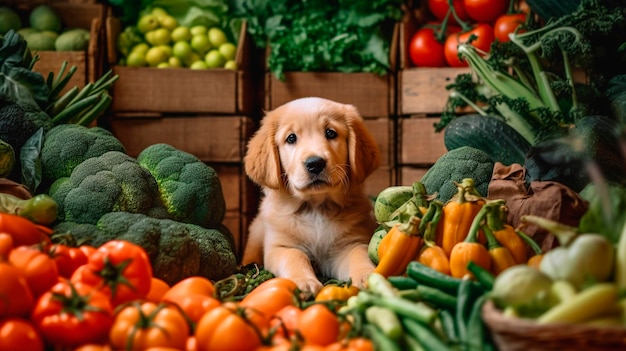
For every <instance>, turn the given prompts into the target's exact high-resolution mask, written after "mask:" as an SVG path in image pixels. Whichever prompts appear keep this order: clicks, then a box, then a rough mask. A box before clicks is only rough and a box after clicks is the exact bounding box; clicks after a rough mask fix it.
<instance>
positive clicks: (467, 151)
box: [420, 146, 494, 203]
mask: <svg viewBox="0 0 626 351" xmlns="http://www.w3.org/2000/svg"><path fill="white" fill-rule="evenodd" d="M493 166H494V162H493V161H492V160H491V158H490V157H489V156H488V155H487V154H486V153H485V152H484V151H482V150H479V149H476V148H473V147H469V146H462V147H460V148H457V149H452V150H450V151H448V152H447V153H445V154H444V155H443V156H441V157H439V159H437V161H436V162H435V163H434V164H433V165H432V166H431V167H430V168H429V169H428V171H427V172H426V173H425V174H424V176H423V177H422V179H421V180H420V181H421V182H422V184H424V187H425V188H426V192H427V193H428V194H435V193H436V194H437V199H439V200H441V201H442V202H444V203H445V202H447V201H448V200H450V199H451V198H452V197H453V196H454V194H456V192H457V187H456V185H455V184H454V182H457V183H460V182H461V181H462V180H463V179H464V178H472V179H473V180H474V186H475V188H476V190H477V191H478V192H479V193H480V195H482V196H484V197H486V196H487V190H488V188H489V182H490V181H491V176H492V173H493Z"/></svg>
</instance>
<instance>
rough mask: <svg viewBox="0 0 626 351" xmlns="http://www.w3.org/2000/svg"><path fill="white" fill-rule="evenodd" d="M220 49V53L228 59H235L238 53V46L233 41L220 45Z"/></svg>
mask: <svg viewBox="0 0 626 351" xmlns="http://www.w3.org/2000/svg"><path fill="white" fill-rule="evenodd" d="M218 50H219V51H220V54H222V56H224V58H225V59H226V61H228V60H233V59H235V54H237V47H236V46H235V44H233V43H231V42H226V43H224V44H222V45H220V46H219V48H218Z"/></svg>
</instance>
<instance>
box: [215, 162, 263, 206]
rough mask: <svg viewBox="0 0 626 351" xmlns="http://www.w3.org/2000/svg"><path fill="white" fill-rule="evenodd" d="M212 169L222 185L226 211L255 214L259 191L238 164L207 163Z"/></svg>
mask: <svg viewBox="0 0 626 351" xmlns="http://www.w3.org/2000/svg"><path fill="white" fill-rule="evenodd" d="M208 165H209V166H211V167H213V169H215V171H216V172H217V175H218V176H219V178H220V183H222V191H223V193H224V199H225V201H226V211H231V212H232V211H237V212H241V213H247V214H256V212H257V209H258V203H259V189H258V187H257V186H256V185H255V184H253V183H252V182H251V181H250V180H249V179H248V177H247V176H246V175H245V173H244V171H243V166H242V165H241V164H238V163H211V162H209V163H208Z"/></svg>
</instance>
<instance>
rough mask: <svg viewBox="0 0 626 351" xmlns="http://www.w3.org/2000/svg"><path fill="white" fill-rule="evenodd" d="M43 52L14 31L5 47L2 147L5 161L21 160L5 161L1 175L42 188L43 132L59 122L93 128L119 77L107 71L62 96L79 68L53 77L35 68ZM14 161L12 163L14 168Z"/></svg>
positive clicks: (0, 55) (0, 79)
mask: <svg viewBox="0 0 626 351" xmlns="http://www.w3.org/2000/svg"><path fill="white" fill-rule="evenodd" d="M36 60H38V56H37V55H36V54H35V55H34V56H32V55H31V53H30V51H29V50H28V48H27V45H26V41H25V40H24V38H23V37H22V36H21V35H20V34H17V33H16V32H15V31H13V30H10V31H9V32H8V33H7V34H6V35H5V36H4V37H3V38H2V41H1V45H0V106H2V107H0V140H2V141H3V142H4V143H6V144H8V145H9V146H10V147H11V149H12V151H11V150H10V149H9V147H8V146H6V145H4V144H3V147H1V148H0V151H1V152H0V154H1V155H2V158H1V159H2V160H5V157H6V155H8V154H9V153H11V152H12V153H13V155H14V156H13V157H14V158H15V162H13V163H9V162H1V163H0V165H2V168H1V169H0V174H8V176H7V177H8V178H10V179H12V180H14V181H17V182H19V183H22V184H24V185H26V186H27V187H28V188H29V190H30V191H31V192H36V191H37V187H38V186H39V184H40V182H41V174H40V173H41V170H40V169H39V164H38V162H39V161H38V160H39V157H40V152H41V147H42V145H43V135H44V134H45V133H46V132H48V131H49V130H50V129H51V128H52V127H54V126H56V125H59V124H68V123H71V124H78V125H83V126H88V125H91V124H92V123H94V121H96V120H97V119H98V118H99V117H100V116H102V114H103V113H104V112H105V111H106V109H107V108H108V107H109V106H110V104H111V101H112V98H111V96H110V95H109V90H110V88H111V86H112V84H113V83H114V82H115V81H116V80H117V78H118V76H117V75H115V76H113V75H112V74H111V72H110V71H109V72H107V73H106V74H104V75H103V76H102V77H100V78H99V79H98V80H97V81H95V82H90V83H88V84H86V85H85V86H84V87H82V88H79V87H78V86H75V87H72V88H71V89H68V90H67V91H66V92H65V93H63V94H61V93H62V92H63V91H64V89H65V87H66V86H67V83H68V82H69V80H70V79H71V77H72V75H73V74H74V72H75V71H76V67H70V68H69V69H68V67H67V63H64V64H63V65H62V66H61V67H60V68H59V71H58V73H57V74H56V75H55V74H54V73H53V72H50V73H49V74H48V76H47V77H44V76H43V75H42V74H40V73H38V72H35V71H33V70H32V68H33V65H34V63H35V62H36ZM9 165H11V166H12V167H8V166H9Z"/></svg>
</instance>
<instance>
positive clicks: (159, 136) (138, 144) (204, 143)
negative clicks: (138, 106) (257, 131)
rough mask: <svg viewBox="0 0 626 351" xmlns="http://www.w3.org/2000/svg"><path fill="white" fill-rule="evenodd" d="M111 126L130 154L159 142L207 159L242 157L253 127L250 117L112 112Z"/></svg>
mask: <svg viewBox="0 0 626 351" xmlns="http://www.w3.org/2000/svg"><path fill="white" fill-rule="evenodd" d="M110 126H111V127H110V129H111V131H112V132H113V134H114V135H115V136H116V137H117V138H118V139H120V140H121V141H122V144H124V147H125V148H126V151H127V153H128V154H129V155H131V156H133V157H136V156H137V155H138V154H139V152H141V150H143V149H144V148H146V147H147V146H149V145H152V144H156V143H167V144H170V145H172V146H174V147H176V148H178V149H181V150H184V151H186V152H189V153H191V154H194V155H195V156H197V157H198V158H200V159H201V160H202V161H204V162H235V163H238V162H240V161H241V160H242V158H243V155H244V152H245V146H246V142H247V140H248V138H249V137H250V135H251V133H252V130H253V128H254V123H253V121H252V119H251V118H250V117H247V116H215V115H197V116H167V117H163V116H162V115H152V116H150V115H148V116H146V115H145V114H142V115H141V116H139V117H138V116H133V115H113V116H112V117H111V119H110Z"/></svg>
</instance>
